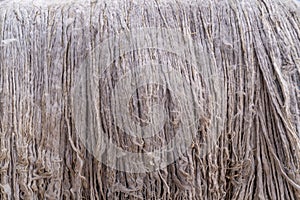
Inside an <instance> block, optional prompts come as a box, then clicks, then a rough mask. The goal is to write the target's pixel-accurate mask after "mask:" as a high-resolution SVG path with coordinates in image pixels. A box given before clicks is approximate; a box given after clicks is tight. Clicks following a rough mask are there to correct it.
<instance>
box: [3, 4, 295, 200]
mask: <svg viewBox="0 0 300 200" xmlns="http://www.w3.org/2000/svg"><path fill="white" fill-rule="evenodd" d="M140 27H164V28H179V29H181V30H183V31H184V32H186V33H187V34H189V35H190V36H191V38H192V39H193V42H194V43H195V44H199V46H200V45H201V47H202V48H203V51H204V52H206V53H207V55H209V56H208V57H207V60H206V61H205V64H207V65H205V66H208V67H212V66H214V69H216V71H217V74H218V76H220V77H222V78H221V79H218V77H217V76H216V78H215V79H214V78H213V76H212V77H210V78H209V79H207V80H208V81H207V82H205V81H204V79H205V80H206V77H203V74H202V75H201V73H200V75H198V76H195V75H193V73H192V71H191V70H190V67H189V66H188V65H187V64H186V63H185V62H183V61H182V60H180V59H178V58H177V57H176V55H173V54H171V53H168V52H164V51H162V50H153V49H148V50H137V51H134V52H131V53H128V54H126V55H124V56H121V57H120V59H119V60H117V61H116V62H114V63H113V64H112V66H111V67H110V69H109V70H108V71H107V73H106V75H107V76H105V78H104V79H105V80H103V81H104V82H105V83H106V84H102V82H99V85H97V87H96V88H97V91H99V92H98V94H99V99H98V100H99V103H98V104H97V105H98V107H97V108H98V109H99V110H98V111H99V113H101V119H102V120H103V127H104V128H103V129H104V130H105V133H107V134H108V136H109V137H110V138H111V139H112V140H114V142H115V143H116V144H118V145H119V146H120V147H122V148H124V149H126V150H128V151H132V152H144V151H151V150H153V148H154V149H155V148H158V147H160V146H161V145H163V143H162V142H161V138H164V140H163V141H169V139H168V138H170V137H173V135H174V134H183V137H184V134H185V133H186V130H184V129H183V130H182V131H180V130H179V131H177V132H176V131H174V130H175V129H176V127H177V126H179V125H180V123H181V120H180V118H179V117H178V116H177V115H176V113H177V112H176V111H177V110H178V109H179V108H178V107H180V106H181V105H177V104H176V103H178V102H177V101H176V100H174V99H172V98H171V97H170V95H169V94H168V91H167V90H164V89H163V88H160V86H158V85H151V86H148V87H141V88H138V89H137V91H136V94H133V97H132V101H131V102H130V104H129V107H130V110H131V113H132V116H133V118H132V120H135V121H136V122H137V123H141V124H142V123H146V122H147V115H146V114H147V111H149V110H148V107H149V105H150V104H149V102H148V101H147V98H146V97H149V96H150V97H153V96H155V98H152V101H156V102H159V101H160V100H161V99H164V100H163V103H164V104H165V106H166V107H167V110H168V111H169V115H170V119H172V120H171V122H172V123H171V124H172V126H170V127H169V126H167V125H166V126H165V127H164V128H163V130H162V131H160V132H159V133H158V136H157V137H156V138H154V139H153V138H152V139H149V140H144V141H141V140H140V139H139V138H132V137H129V136H128V135H126V134H125V133H124V132H122V131H121V130H119V129H117V126H116V125H114V123H112V122H110V118H109V116H110V111H111V108H110V105H111V101H110V96H109V91H110V90H112V88H113V87H114V85H115V83H116V82H117V80H118V79H119V77H120V76H122V74H124V71H128V70H132V68H134V67H135V66H137V65H139V64H143V63H144V62H146V61H149V60H154V61H156V62H160V63H162V64H164V65H166V66H168V65H172V66H173V67H175V68H177V69H180V71H181V72H182V74H184V75H185V76H186V77H187V80H189V81H190V82H191V83H192V84H194V85H195V87H198V88H202V90H201V91H202V93H201V94H199V95H196V96H195V102H200V105H201V106H200V107H197V109H198V110H197V111H199V112H200V115H199V118H198V120H199V121H200V126H199V127H198V131H197V132H196V133H193V134H195V135H194V136H195V138H194V141H193V144H192V145H191V147H190V148H189V149H188V150H187V151H186V152H183V156H182V157H181V158H180V159H178V160H176V161H175V162H174V163H172V164H170V165H169V166H167V167H165V168H162V169H160V170H157V171H154V172H148V173H129V172H122V171H118V170H114V169H111V168H109V167H106V166H105V165H103V164H102V163H101V162H100V161H98V160H97V159H95V157H94V156H93V154H91V153H90V152H89V151H87V149H86V148H85V146H84V145H83V143H82V141H81V140H80V138H79V136H78V134H77V133H76V131H77V129H76V127H78V123H81V122H78V121H77V120H75V118H76V116H74V115H75V114H74V112H73V110H74V107H76V105H75V104H74V102H75V100H76V99H74V98H76V97H74V95H72V91H73V89H74V87H75V85H76V82H75V81H74V80H75V76H76V73H77V72H78V70H79V68H80V65H81V63H82V61H86V60H95V59H97V58H95V56H96V54H97V53H96V54H94V53H93V52H94V51H93V50H94V49H98V48H96V47H99V45H100V44H101V42H102V41H103V40H105V39H106V38H108V37H109V36H112V35H114V34H118V33H119V32H120V31H124V30H131V29H133V28H140ZM0 42H1V44H0V147H1V148H0V199H300V14H299V6H298V7H297V5H296V3H295V2H294V1H273V0H252V1H238V0H228V1H218V0H211V1H185V2H180V1H173V0H167V1H153V0H148V1H134V0H133V1H129V0H128V1H127V0H125V1H120V2H119V1H99V2H97V1H95V2H88V1H74V2H64V3H63V2H57V3H55V2H52V3H47V2H46V3H41V2H35V1H33V2H29V1H21V2H8V1H3V2H1V3H0ZM100 48H101V46H100ZM133 63H135V64H133ZM170 63H171V64H170ZM161 73H163V72H161ZM210 81H211V82H210ZM218 81H219V84H220V85H221V86H222V88H223V89H222V90H221V89H220V88H214V87H213V86H212V85H210V83H215V82H218ZM216 95H219V96H222V103H221V104H222V105H221V107H220V108H222V109H220V110H219V109H214V107H212V106H211V105H214V104H211V102H213V101H214V96H216ZM144 97H145V98H144ZM139 101H140V102H142V103H139ZM214 110H217V111H216V113H217V115H216V116H214V113H215V111H214ZM214 117H215V118H216V117H221V118H222V119H221V120H220V121H221V122H222V123H218V124H214V123H213V119H214ZM82 123H83V122H82ZM79 125H80V124H79ZM216 126H217V127H216ZM216 131H218V134H219V137H218V140H217V142H216V144H215V145H214V148H213V149H212V150H211V151H210V152H209V153H208V154H206V155H200V153H199V152H200V149H201V144H202V143H203V141H205V137H206V136H207V135H210V134H217V133H216Z"/></svg>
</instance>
